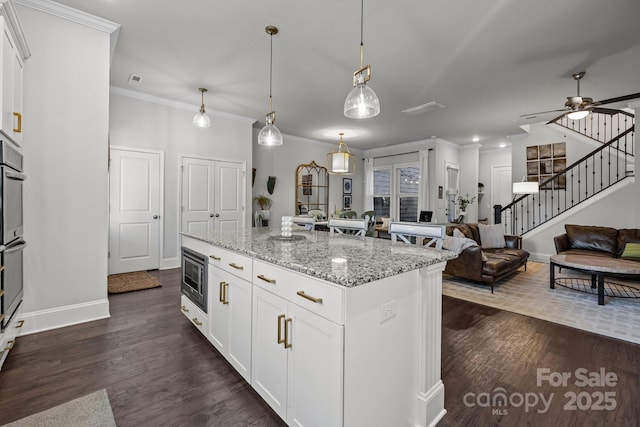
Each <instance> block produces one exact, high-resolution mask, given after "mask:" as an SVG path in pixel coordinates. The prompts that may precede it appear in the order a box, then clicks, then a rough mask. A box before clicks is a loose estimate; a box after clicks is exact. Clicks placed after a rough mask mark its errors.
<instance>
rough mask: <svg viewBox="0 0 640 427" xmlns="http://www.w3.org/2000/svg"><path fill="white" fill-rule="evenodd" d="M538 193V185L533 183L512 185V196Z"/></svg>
mask: <svg viewBox="0 0 640 427" xmlns="http://www.w3.org/2000/svg"><path fill="white" fill-rule="evenodd" d="M538 191H539V187H538V183H537V182H535V181H530V182H514V183H513V194H534V193H537V192H538Z"/></svg>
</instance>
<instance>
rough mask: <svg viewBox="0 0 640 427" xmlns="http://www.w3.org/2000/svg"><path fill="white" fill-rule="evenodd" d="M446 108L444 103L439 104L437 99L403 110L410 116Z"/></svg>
mask: <svg viewBox="0 0 640 427" xmlns="http://www.w3.org/2000/svg"><path fill="white" fill-rule="evenodd" d="M443 108H446V107H445V106H444V105H442V104H438V103H437V102H435V101H431V102H427V103H426V104H422V105H418V106H417V107H412V108H407V109H406V110H402V112H403V113H406V114H408V115H410V116H419V115H420V114H425V113H430V112H432V111H436V110H442V109H443Z"/></svg>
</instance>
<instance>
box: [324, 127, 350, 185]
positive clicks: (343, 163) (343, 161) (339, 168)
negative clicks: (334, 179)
mask: <svg viewBox="0 0 640 427" xmlns="http://www.w3.org/2000/svg"><path fill="white" fill-rule="evenodd" d="M342 135H343V134H342V133H341V134H340V141H339V143H338V151H335V152H333V153H328V154H327V165H329V171H328V172H329V173H330V174H332V175H353V174H354V173H355V172H356V158H355V156H354V155H353V154H351V153H350V152H349V147H347V144H345V143H344V141H342Z"/></svg>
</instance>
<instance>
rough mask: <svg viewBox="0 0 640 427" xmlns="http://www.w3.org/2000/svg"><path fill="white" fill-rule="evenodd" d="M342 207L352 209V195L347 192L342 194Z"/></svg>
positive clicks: (346, 209)
mask: <svg viewBox="0 0 640 427" xmlns="http://www.w3.org/2000/svg"><path fill="white" fill-rule="evenodd" d="M342 209H344V210H345V211H348V210H351V195H350V194H345V195H344V196H342Z"/></svg>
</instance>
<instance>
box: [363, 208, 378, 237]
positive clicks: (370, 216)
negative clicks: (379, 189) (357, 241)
mask: <svg viewBox="0 0 640 427" xmlns="http://www.w3.org/2000/svg"><path fill="white" fill-rule="evenodd" d="M360 218H363V219H364V220H365V221H366V222H367V232H366V233H365V234H366V235H367V236H369V237H373V236H375V233H376V211H364V212H362V215H360Z"/></svg>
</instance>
